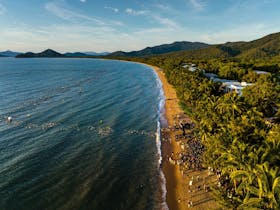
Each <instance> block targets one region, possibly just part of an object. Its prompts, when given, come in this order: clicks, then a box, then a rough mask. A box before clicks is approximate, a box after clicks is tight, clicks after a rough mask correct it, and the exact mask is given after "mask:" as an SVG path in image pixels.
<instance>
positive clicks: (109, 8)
mask: <svg viewBox="0 0 280 210" xmlns="http://www.w3.org/2000/svg"><path fill="white" fill-rule="evenodd" d="M104 9H108V10H112V11H113V12H116V13H117V12H119V9H118V8H115V7H109V6H105V7H104Z"/></svg>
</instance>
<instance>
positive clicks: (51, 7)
mask: <svg viewBox="0 0 280 210" xmlns="http://www.w3.org/2000/svg"><path fill="white" fill-rule="evenodd" d="M45 9H46V10H47V11H49V12H50V13H52V14H53V15H55V16H57V17H59V18H61V19H64V20H72V21H75V20H77V19H83V20H87V21H91V22H94V23H95V24H97V25H105V23H104V22H103V21H101V20H99V19H97V18H93V17H89V16H87V15H83V14H81V13H77V12H74V11H71V10H68V9H65V8H62V7H60V6H59V5H58V4H56V3H54V2H49V3H46V4H45Z"/></svg>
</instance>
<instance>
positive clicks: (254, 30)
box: [198, 23, 279, 44]
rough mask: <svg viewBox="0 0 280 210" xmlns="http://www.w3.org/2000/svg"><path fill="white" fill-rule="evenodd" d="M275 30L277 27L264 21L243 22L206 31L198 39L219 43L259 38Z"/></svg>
mask: <svg viewBox="0 0 280 210" xmlns="http://www.w3.org/2000/svg"><path fill="white" fill-rule="evenodd" d="M277 31H279V29H278V28H274V27H272V26H270V25H267V24H265V23H251V24H246V23H245V24H244V25H238V26H235V27H234V26H232V27H231V28H228V29H223V30H221V31H215V32H208V33H205V34H203V35H199V36H198V39H199V40H200V41H203V42H208V43H212V44H221V43H224V42H229V41H230V42H235V41H252V40H253V39H256V38H261V37H262V36H265V35H267V34H270V33H275V32H277ZM244 32H246V33H244Z"/></svg>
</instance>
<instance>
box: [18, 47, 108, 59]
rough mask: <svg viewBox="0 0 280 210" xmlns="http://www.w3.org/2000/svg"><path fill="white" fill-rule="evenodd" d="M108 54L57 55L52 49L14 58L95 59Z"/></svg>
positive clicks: (72, 53)
mask: <svg viewBox="0 0 280 210" xmlns="http://www.w3.org/2000/svg"><path fill="white" fill-rule="evenodd" d="M107 54H109V53H107V52H104V53H96V52H85V53H84V52H67V53H64V54H62V53H59V52H57V51H54V50H52V49H47V50H44V51H43V52H40V53H33V52H27V53H20V54H18V55H16V58H67V57H68V58H69V57H70V58H73V57H76V58H81V57H97V56H105V55H107Z"/></svg>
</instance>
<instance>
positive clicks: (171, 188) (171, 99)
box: [145, 64, 183, 210]
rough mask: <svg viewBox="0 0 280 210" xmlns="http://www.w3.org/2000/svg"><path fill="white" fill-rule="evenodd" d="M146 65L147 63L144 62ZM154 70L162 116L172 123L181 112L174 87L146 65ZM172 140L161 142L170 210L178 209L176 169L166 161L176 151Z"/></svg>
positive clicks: (155, 68) (167, 200)
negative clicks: (163, 101) (162, 105)
mask: <svg viewBox="0 0 280 210" xmlns="http://www.w3.org/2000/svg"><path fill="white" fill-rule="evenodd" d="M145 65H147V64H145ZM147 66H149V67H150V68H152V69H153V70H154V72H155V73H156V74H157V77H158V78H159V80H160V81H161V84H162V89H163V94H164V97H165V103H164V113H163V116H164V118H165V119H166V121H167V123H168V126H170V125H173V123H174V120H173V119H172V118H173V117H172V116H173V115H174V114H180V113H183V111H182V110H181V108H180V107H179V105H178V102H179V101H178V99H177V95H176V91H175V89H174V88H173V87H172V86H171V85H170V84H169V83H168V82H167V79H166V77H165V75H164V73H163V71H162V70H161V69H160V68H159V67H156V66H151V65H147ZM174 146H175V145H174V144H173V141H172V140H171V144H170V143H169V142H164V141H162V142H161V150H162V151H161V152H162V171H163V174H164V177H165V181H166V190H167V192H166V203H167V206H168V208H169V209H170V210H176V209H179V206H178V204H177V199H176V190H177V183H178V176H177V173H176V172H177V170H176V167H175V166H174V165H171V164H170V163H169V161H168V158H167V157H169V156H170V155H171V154H172V152H176V151H177V150H176V149H175V147H174Z"/></svg>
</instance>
